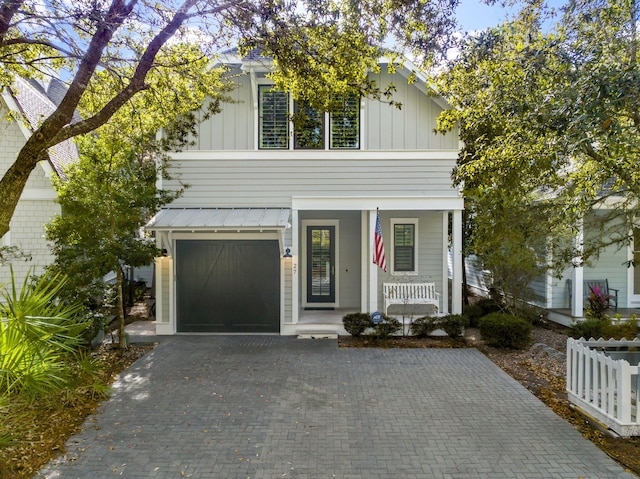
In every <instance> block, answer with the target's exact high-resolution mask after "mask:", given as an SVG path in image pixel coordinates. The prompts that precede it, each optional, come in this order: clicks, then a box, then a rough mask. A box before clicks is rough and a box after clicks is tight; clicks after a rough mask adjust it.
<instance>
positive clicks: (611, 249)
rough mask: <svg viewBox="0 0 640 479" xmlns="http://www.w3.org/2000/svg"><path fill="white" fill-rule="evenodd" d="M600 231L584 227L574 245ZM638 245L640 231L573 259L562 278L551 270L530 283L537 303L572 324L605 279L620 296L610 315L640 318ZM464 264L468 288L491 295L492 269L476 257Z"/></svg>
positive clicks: (560, 320) (557, 319)
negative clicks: (584, 258) (591, 254)
mask: <svg viewBox="0 0 640 479" xmlns="http://www.w3.org/2000/svg"><path fill="white" fill-rule="evenodd" d="M605 212H606V209H599V210H594V211H593V212H592V213H591V214H592V215H602V214H604V213H605ZM586 223H587V224H589V222H586ZM600 234H602V233H601V232H600V231H597V232H596V231H593V229H592V228H589V227H583V228H582V229H581V231H580V233H579V234H578V235H577V236H576V237H575V239H574V244H575V245H576V248H578V250H579V249H580V248H581V247H582V246H583V245H584V244H589V243H590V242H591V240H592V239H593V237H595V235H600ZM636 245H640V230H635V231H634V233H633V241H632V242H631V243H630V244H628V245H626V244H623V245H618V244H614V245H609V246H607V247H605V248H604V249H603V250H602V251H601V252H600V254H599V255H598V257H597V258H592V259H590V260H589V261H587V262H584V261H582V260H581V259H580V258H579V257H576V258H574V261H573V264H572V265H568V267H567V268H566V269H565V270H564V271H563V273H562V275H561V276H560V277H559V278H558V277H557V276H555V275H554V274H553V272H551V271H550V272H548V273H547V274H545V275H544V276H543V277H541V278H539V279H538V280H536V281H534V282H532V284H531V289H532V293H533V294H534V295H535V296H536V298H539V299H537V300H536V301H534V304H536V305H538V306H541V307H543V308H546V309H547V310H548V311H549V319H551V320H553V321H555V322H558V323H560V324H564V325H565V326H569V325H571V324H572V322H574V321H575V320H578V319H582V318H584V317H585V309H586V308H588V307H589V302H588V300H587V297H588V296H589V294H590V290H589V286H590V285H591V284H594V282H598V283H600V282H601V281H603V280H605V281H606V283H607V284H608V287H609V293H610V294H611V295H612V296H617V305H614V303H613V301H612V302H611V308H610V309H609V310H608V314H609V315H610V316H615V315H616V314H620V316H621V317H629V316H631V315H632V314H635V315H636V316H637V317H640V251H638V249H637V246H636ZM634 265H637V266H634ZM465 266H466V278H467V285H468V286H469V289H470V290H471V291H472V292H475V293H477V294H480V295H485V296H486V295H488V291H489V287H490V280H489V279H488V276H489V274H488V273H489V272H488V271H484V270H482V268H481V264H479V262H478V261H477V260H476V258H475V257H472V258H465Z"/></svg>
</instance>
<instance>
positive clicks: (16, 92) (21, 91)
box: [2, 77, 78, 177]
mask: <svg viewBox="0 0 640 479" xmlns="http://www.w3.org/2000/svg"><path fill="white" fill-rule="evenodd" d="M65 91H66V90H65V89H64V84H63V83H62V82H60V81H59V80H52V81H50V82H49V84H48V88H47V89H45V87H44V85H42V84H41V83H39V82H37V81H35V80H26V79H24V78H20V77H17V78H16V79H15V81H14V83H13V85H12V86H11V87H10V88H7V89H6V90H5V91H4V92H3V95H2V97H3V99H4V100H5V102H6V103H7V106H8V107H9V109H10V110H12V111H14V112H15V113H17V114H19V115H20V116H22V117H23V118H24V119H25V121H26V128H25V126H24V125H22V128H21V129H22V131H23V133H24V135H25V138H29V136H31V133H32V132H33V131H34V130H36V129H37V128H38V126H39V125H40V123H41V122H42V121H43V120H44V119H45V118H47V117H48V116H49V115H51V113H53V112H54V111H55V109H56V105H57V104H59V103H60V101H61V100H62V97H63V96H64V92H65ZM48 153H49V163H50V165H51V167H52V168H53V169H54V171H55V172H56V173H57V174H58V175H59V176H62V177H64V173H63V169H64V167H65V166H67V165H69V164H72V163H75V162H77V161H78V150H77V148H76V145H75V144H74V143H73V141H71V140H65V141H63V142H62V143H59V144H57V145H56V146H53V147H51V148H49V152H48Z"/></svg>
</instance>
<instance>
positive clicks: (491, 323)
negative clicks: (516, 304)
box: [480, 313, 533, 349]
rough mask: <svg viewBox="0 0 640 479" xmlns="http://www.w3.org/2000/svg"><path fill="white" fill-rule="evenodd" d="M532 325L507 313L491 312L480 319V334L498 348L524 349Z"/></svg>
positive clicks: (529, 340)
mask: <svg viewBox="0 0 640 479" xmlns="http://www.w3.org/2000/svg"><path fill="white" fill-rule="evenodd" d="M532 331H533V326H532V325H531V323H529V322H528V321H526V320H524V319H522V318H518V317H516V316H513V315H511V314H507V313H491V314H488V315H487V316H485V317H483V318H482V319H480V335H481V336H482V339H484V340H485V341H486V342H487V344H489V345H490V346H495V347H498V348H510V349H524V348H526V347H527V346H528V345H529V344H530V343H531V332H532Z"/></svg>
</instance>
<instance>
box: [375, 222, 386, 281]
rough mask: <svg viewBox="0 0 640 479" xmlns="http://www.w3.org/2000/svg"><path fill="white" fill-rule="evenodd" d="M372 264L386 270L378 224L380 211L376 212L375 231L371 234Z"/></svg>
mask: <svg viewBox="0 0 640 479" xmlns="http://www.w3.org/2000/svg"><path fill="white" fill-rule="evenodd" d="M373 243H374V251H373V264H377V265H378V266H379V267H380V268H382V269H383V270H384V272H385V273H386V272H387V260H386V258H385V256H384V241H382V227H381V226H380V213H376V231H375V233H374V234H373Z"/></svg>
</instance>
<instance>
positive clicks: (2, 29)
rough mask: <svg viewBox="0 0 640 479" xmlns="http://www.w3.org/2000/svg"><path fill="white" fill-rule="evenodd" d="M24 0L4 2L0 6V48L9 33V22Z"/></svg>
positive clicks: (7, 0)
mask: <svg viewBox="0 0 640 479" xmlns="http://www.w3.org/2000/svg"><path fill="white" fill-rule="evenodd" d="M23 3H24V0H6V1H4V2H2V5H1V6H0V46H3V45H4V41H5V40H4V38H5V36H6V35H7V32H8V31H9V26H10V25H11V20H12V19H13V16H14V15H15V14H16V13H17V12H18V9H19V8H20V7H21V6H22V4H23Z"/></svg>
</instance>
